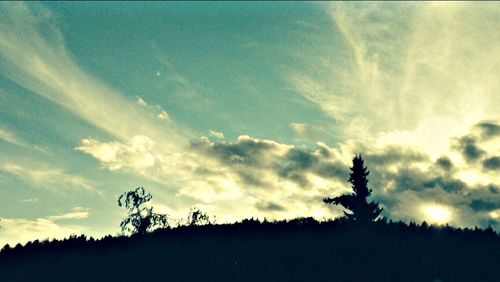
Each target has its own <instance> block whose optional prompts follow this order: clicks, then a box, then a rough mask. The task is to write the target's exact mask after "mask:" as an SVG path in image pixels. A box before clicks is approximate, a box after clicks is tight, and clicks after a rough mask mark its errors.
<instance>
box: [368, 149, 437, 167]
mask: <svg viewBox="0 0 500 282" xmlns="http://www.w3.org/2000/svg"><path fill="white" fill-rule="evenodd" d="M363 157H364V158H365V161H366V164H367V165H375V166H380V165H384V166H385V165H389V164H393V163H401V162H403V163H408V162H419V161H426V160H428V156H427V155H425V154H423V153H421V152H418V151H415V150H412V149H410V148H405V147H400V146H388V147H386V148H384V149H383V151H382V152H380V153H367V154H363Z"/></svg>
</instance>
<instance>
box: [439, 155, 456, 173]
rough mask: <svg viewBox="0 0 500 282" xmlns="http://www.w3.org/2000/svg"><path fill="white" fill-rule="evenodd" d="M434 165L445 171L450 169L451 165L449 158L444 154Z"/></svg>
mask: <svg viewBox="0 0 500 282" xmlns="http://www.w3.org/2000/svg"><path fill="white" fill-rule="evenodd" d="M436 165H437V166H438V167H440V168H442V169H443V170H445V171H450V170H451V169H452V167H453V163H452V162H451V160H450V159H449V158H448V157H444V156H443V157H440V158H439V159H437V160H436Z"/></svg>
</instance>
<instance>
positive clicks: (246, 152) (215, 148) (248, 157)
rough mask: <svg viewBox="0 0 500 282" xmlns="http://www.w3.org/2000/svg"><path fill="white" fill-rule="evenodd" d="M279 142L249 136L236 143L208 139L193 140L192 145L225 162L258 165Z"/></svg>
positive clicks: (239, 139)
mask: <svg viewBox="0 0 500 282" xmlns="http://www.w3.org/2000/svg"><path fill="white" fill-rule="evenodd" d="M278 145H279V144H277V143H274V142H270V141H266V140H257V139H252V138H250V137H247V136H243V137H240V138H238V140H237V141H236V142H235V143H227V142H220V143H211V142H210V141H208V140H206V139H201V140H196V141H192V142H191V147H192V148H194V149H196V150H201V151H203V152H205V153H206V154H208V155H211V156H212V157H215V158H216V159H218V160H219V161H220V162H222V163H225V164H244V165H247V166H258V165H259V164H260V163H261V159H262V158H263V157H264V155H265V154H266V153H268V152H269V151H272V150H273V149H276V148H277V147H278Z"/></svg>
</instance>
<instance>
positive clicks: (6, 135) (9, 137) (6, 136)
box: [0, 128, 47, 152]
mask: <svg viewBox="0 0 500 282" xmlns="http://www.w3.org/2000/svg"><path fill="white" fill-rule="evenodd" d="M0 140H2V141H4V142H7V143H10V144H13V145H16V146H19V147H23V148H28V149H34V150H37V151H42V152H45V151H47V149H44V148H41V147H39V146H36V145H30V144H28V143H26V142H25V141H24V140H22V139H21V138H19V137H18V136H16V135H15V134H14V133H13V132H11V131H8V130H6V129H2V128H0Z"/></svg>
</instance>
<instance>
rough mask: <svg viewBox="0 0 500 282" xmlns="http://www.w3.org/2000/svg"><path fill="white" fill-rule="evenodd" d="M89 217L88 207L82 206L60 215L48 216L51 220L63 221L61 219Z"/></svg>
mask: <svg viewBox="0 0 500 282" xmlns="http://www.w3.org/2000/svg"><path fill="white" fill-rule="evenodd" d="M87 217H89V211H88V209H85V208H82V207H74V208H73V209H71V211H69V212H67V213H64V214H59V215H51V216H49V217H47V219H48V220H51V221H54V222H55V221H61V220H74V219H84V218H87Z"/></svg>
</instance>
